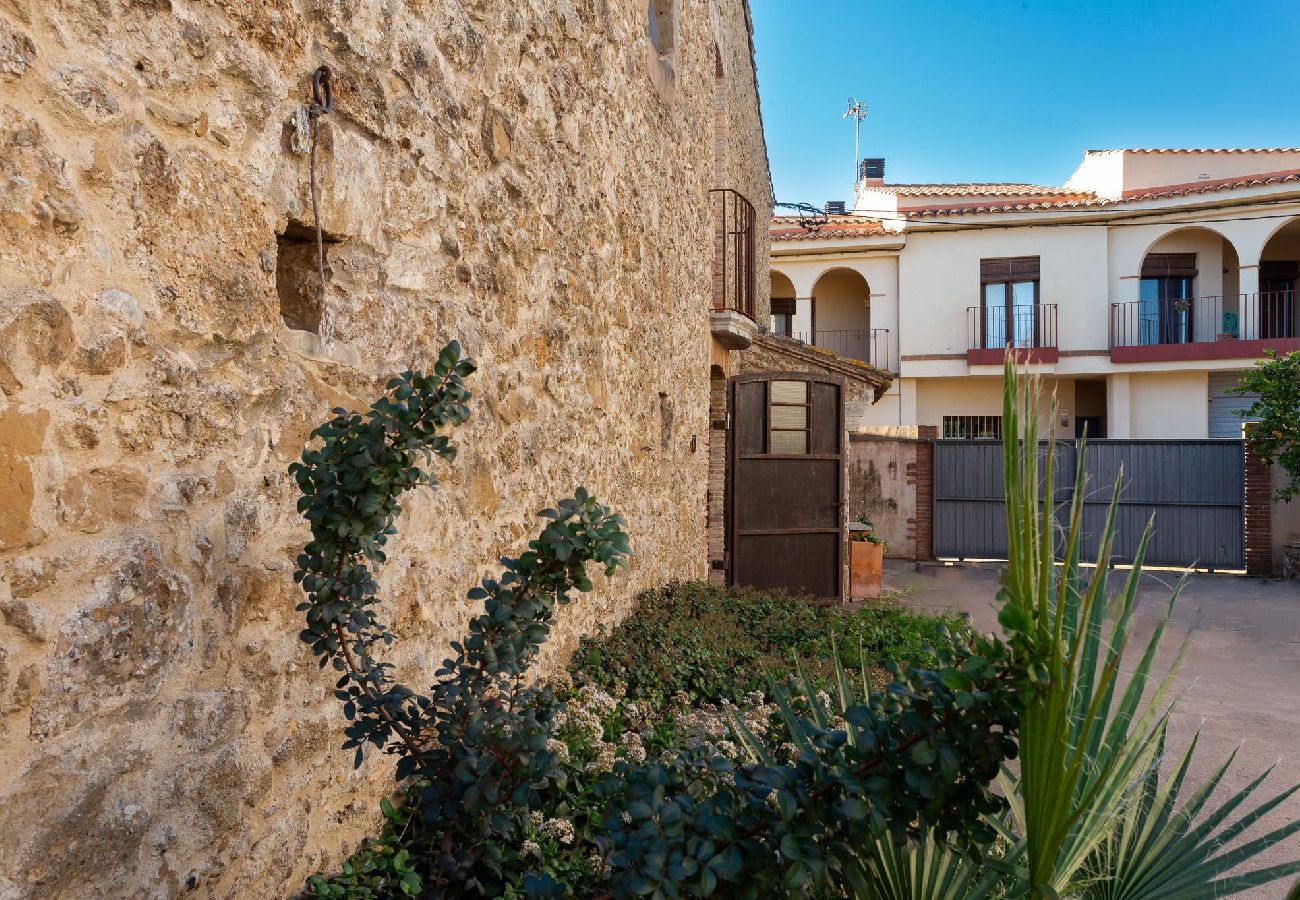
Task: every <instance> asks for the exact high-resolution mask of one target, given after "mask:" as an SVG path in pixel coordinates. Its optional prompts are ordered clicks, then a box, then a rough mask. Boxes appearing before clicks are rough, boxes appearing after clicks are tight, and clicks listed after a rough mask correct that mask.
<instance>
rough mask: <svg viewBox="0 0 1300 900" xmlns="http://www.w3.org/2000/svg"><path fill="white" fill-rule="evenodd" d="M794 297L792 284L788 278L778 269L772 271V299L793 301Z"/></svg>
mask: <svg viewBox="0 0 1300 900" xmlns="http://www.w3.org/2000/svg"><path fill="white" fill-rule="evenodd" d="M795 296H797V295H796V294H795V290H794V282H793V281H791V280H790V276H789V275H787V274H785V273H784V272H782V271H781V270H780V269H772V299H773V300H793V299H794V298H795Z"/></svg>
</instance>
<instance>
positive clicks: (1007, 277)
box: [980, 256, 1040, 350]
mask: <svg viewBox="0 0 1300 900" xmlns="http://www.w3.org/2000/svg"><path fill="white" fill-rule="evenodd" d="M980 286H981V291H982V295H981V297H980V305H981V316H980V322H981V331H982V338H981V341H980V346H981V347H983V348H984V349H985V350H1001V349H1003V348H1004V347H1006V346H1007V345H1008V344H1010V345H1011V346H1012V347H1037V346H1039V331H1040V329H1039V315H1038V313H1039V309H1038V257H1037V256H1013V257H1007V258H1003V259H982V260H980Z"/></svg>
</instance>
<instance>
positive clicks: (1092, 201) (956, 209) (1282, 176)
mask: <svg viewBox="0 0 1300 900" xmlns="http://www.w3.org/2000/svg"><path fill="white" fill-rule="evenodd" d="M1298 152H1300V151H1298ZM1292 181H1300V169H1285V170H1283V171H1280V172H1263V173H1260V174H1258V175H1241V176H1234V177H1232V178H1212V179H1207V180H1202V181H1189V182H1184V183H1182V184H1169V185H1160V186H1157V187H1149V188H1139V189H1137V190H1133V191H1126V192H1125V194H1124V196H1123V197H1119V198H1116V199H1110V198H1104V197H1096V196H1095V195H1091V194H1087V195H1083V196H1077V195H1060V196H1056V197H1040V198H1037V199H1034V200H1032V201H1028V202H1021V203H986V204H979V205H972V204H967V203H956V204H949V205H947V206H925V207H913V208H911V209H905V210H899V213H900V214H902V215H904V216H907V217H908V218H922V217H925V216H962V215H971V214H977V213H1000V212H1026V211H1033V210H1050V209H1074V208H1080V209H1091V208H1097V209H1100V208H1103V207H1108V206H1115V205H1118V204H1122V203H1132V202H1134V201H1137V200H1163V199H1167V198H1169V197H1185V196H1188V195H1191V194H1209V193H1214V192H1216V191H1230V190H1237V189H1240V188H1247V187H1261V186H1264V185H1270V184H1282V183H1285V182H1292Z"/></svg>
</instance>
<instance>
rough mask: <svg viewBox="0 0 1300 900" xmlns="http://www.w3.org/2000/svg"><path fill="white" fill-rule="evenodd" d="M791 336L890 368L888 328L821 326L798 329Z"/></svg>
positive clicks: (874, 364)
mask: <svg viewBox="0 0 1300 900" xmlns="http://www.w3.org/2000/svg"><path fill="white" fill-rule="evenodd" d="M790 337H792V338H794V339H795V340H796V341H802V342H803V343H805V344H811V345H812V346H814V347H821V348H822V349H823V350H832V351H834V352H835V353H838V354H839V355H840V356H847V357H848V358H849V359H856V360H858V361H859V362H864V363H870V364H871V365H873V366H875V367H876V368H879V369H888V368H889V329H888V328H833V329H823V328H819V329H817V330H816V331H797V332H795V333H794V334H792V335H790Z"/></svg>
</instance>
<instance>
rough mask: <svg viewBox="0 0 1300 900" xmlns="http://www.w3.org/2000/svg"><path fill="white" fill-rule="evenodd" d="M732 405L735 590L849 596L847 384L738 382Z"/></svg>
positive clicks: (797, 377) (756, 378) (781, 378)
mask: <svg viewBox="0 0 1300 900" xmlns="http://www.w3.org/2000/svg"><path fill="white" fill-rule="evenodd" d="M730 401H731V412H732V415H731V441H730V445H731V467H730V479H729V487H730V492H729V503H728V507H729V512H730V515H729V516H728V523H729V527H728V538H729V541H728V544H729V546H728V550H729V553H728V558H729V560H730V580H731V583H732V584H736V585H742V586H746V587H756V588H761V589H764V590H786V591H789V592H790V593H795V594H811V595H812V596H815V597H836V598H838V597H841V596H843V569H844V552H845V546H844V541H845V527H844V386H843V382H842V381H841V380H839V379H837V378H833V377H828V376H815V375H808V374H804V373H763V374H757V375H739V376H736V377H735V378H733V379H732V380H731V398H730Z"/></svg>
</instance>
